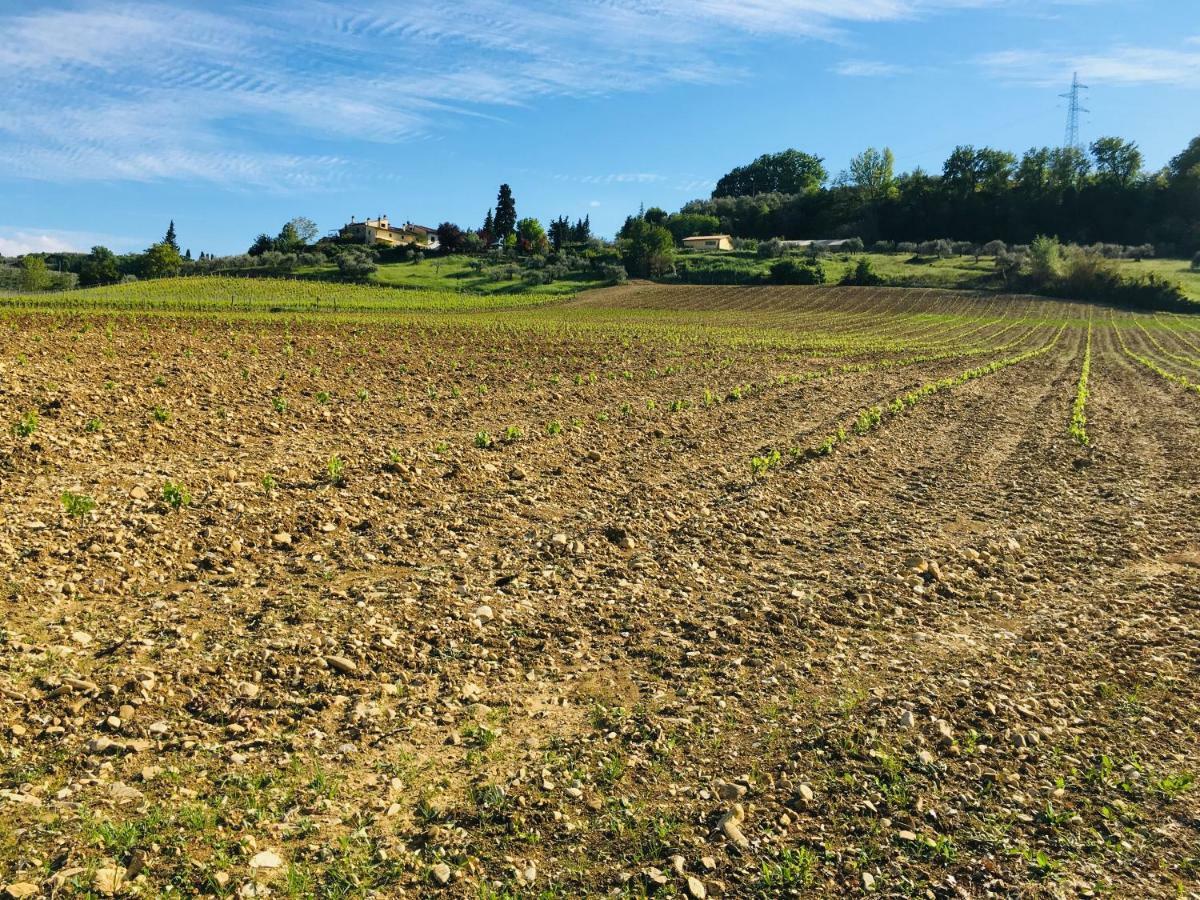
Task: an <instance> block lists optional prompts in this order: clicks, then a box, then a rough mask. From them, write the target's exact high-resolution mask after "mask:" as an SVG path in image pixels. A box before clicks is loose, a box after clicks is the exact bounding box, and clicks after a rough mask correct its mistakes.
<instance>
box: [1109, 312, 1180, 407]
mask: <svg viewBox="0 0 1200 900" xmlns="http://www.w3.org/2000/svg"><path fill="white" fill-rule="evenodd" d="M1113 330H1114V331H1116V333H1117V343H1119V344H1120V345H1121V351H1122V352H1123V353H1124V354H1125V355H1126V356H1128V357H1129V358H1130V359H1134V360H1137V361H1138V362H1140V363H1141V364H1142V365H1143V366H1145V367H1146V368H1147V369H1149V370H1150V371H1151V372H1154V373H1155V374H1156V375H1160V376H1161V377H1163V378H1165V379H1166V380H1167V381H1171V382H1174V383H1175V384H1177V385H1179V386H1180V387H1182V388H1185V389H1186V390H1189V391H1195V392H1196V393H1198V394H1200V384H1196V383H1194V382H1192V381H1189V380H1188V379H1187V377H1186V376H1184V375H1176V374H1175V373H1174V372H1168V371H1167V370H1166V369H1164V368H1163V367H1162V366H1160V365H1159V364H1158V363H1156V362H1154V361H1153V360H1152V359H1148V358H1147V357H1145V356H1143V355H1142V354H1140V353H1138V352H1136V351H1134V350H1132V349H1130V347H1129V344H1127V343H1126V342H1125V335H1124V334H1122V332H1121V328H1120V326H1119V325H1116V324H1115V323H1114V325H1113Z"/></svg>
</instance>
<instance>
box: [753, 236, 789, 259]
mask: <svg viewBox="0 0 1200 900" xmlns="http://www.w3.org/2000/svg"><path fill="white" fill-rule="evenodd" d="M756 252H757V253H758V258H759V259H779V257H781V256H783V241H781V240H780V239H779V238H777V237H773V238H771V239H770V240H769V241H761V242H760V243H759V245H758V248H757V251H756Z"/></svg>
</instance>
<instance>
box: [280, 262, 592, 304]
mask: <svg viewBox="0 0 1200 900" xmlns="http://www.w3.org/2000/svg"><path fill="white" fill-rule="evenodd" d="M472 261H473V259H472V257H469V256H446V257H439V256H431V257H429V258H428V259H424V260H422V261H421V262H417V263H411V262H407V263H406V262H399V263H384V264H382V265H380V267H379V269H378V270H377V271H376V272H375V273H374V274H373V275H372V276H371V277H370V279H369V280H370V282H371V283H372V284H377V285H384V286H387V287H394V288H403V289H405V290H426V291H456V292H462V291H466V292H468V293H472V294H487V295H520V294H534V295H537V296H549V297H563V296H568V295H570V294H574V293H577V292H578V291H586V290H588V289H590V288H595V287H602V286H603V285H604V282H603V281H602V280H600V279H598V278H594V277H592V276H591V275H590V274H589V273H587V272H581V273H573V274H571V275H569V276H566V277H564V278H562V279H559V280H557V281H554V282H552V283H551V284H539V285H528V284H526V283H525V282H524V281H522V280H521V275H522V273H523V271H524V270H523V269H522V268H521V266H520V265H519V264H517V263H514V264H513V266H512V267H511V268H512V271H513V273H514V274H513V277H512V278H511V279H510V278H507V277H502V278H499V279H497V278H494V277H492V276H491V275H489V274H486V273H481V272H477V271H476V270H475V269H473V268H472V267H471V263H472ZM494 268H504V267H502V266H496V267H494ZM296 275H297V276H298V277H300V278H312V279H317V280H336V279H337V277H338V276H337V267H336V266H333V265H326V266H309V267H307V268H303V269H298V270H297V271H296Z"/></svg>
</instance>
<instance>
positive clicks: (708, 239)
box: [683, 234, 733, 250]
mask: <svg viewBox="0 0 1200 900" xmlns="http://www.w3.org/2000/svg"><path fill="white" fill-rule="evenodd" d="M683 246H684V248H685V249H688V250H732V249H733V238H732V237H730V236H729V235H727V234H699V235H696V236H695V237H685V238H684V239H683Z"/></svg>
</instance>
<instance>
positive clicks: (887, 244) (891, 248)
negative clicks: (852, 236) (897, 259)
mask: <svg viewBox="0 0 1200 900" xmlns="http://www.w3.org/2000/svg"><path fill="white" fill-rule="evenodd" d="M895 251H896V245H895V243H893V242H892V241H876V242H875V243H874V244H872V245H871V252H872V253H894V252H895Z"/></svg>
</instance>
